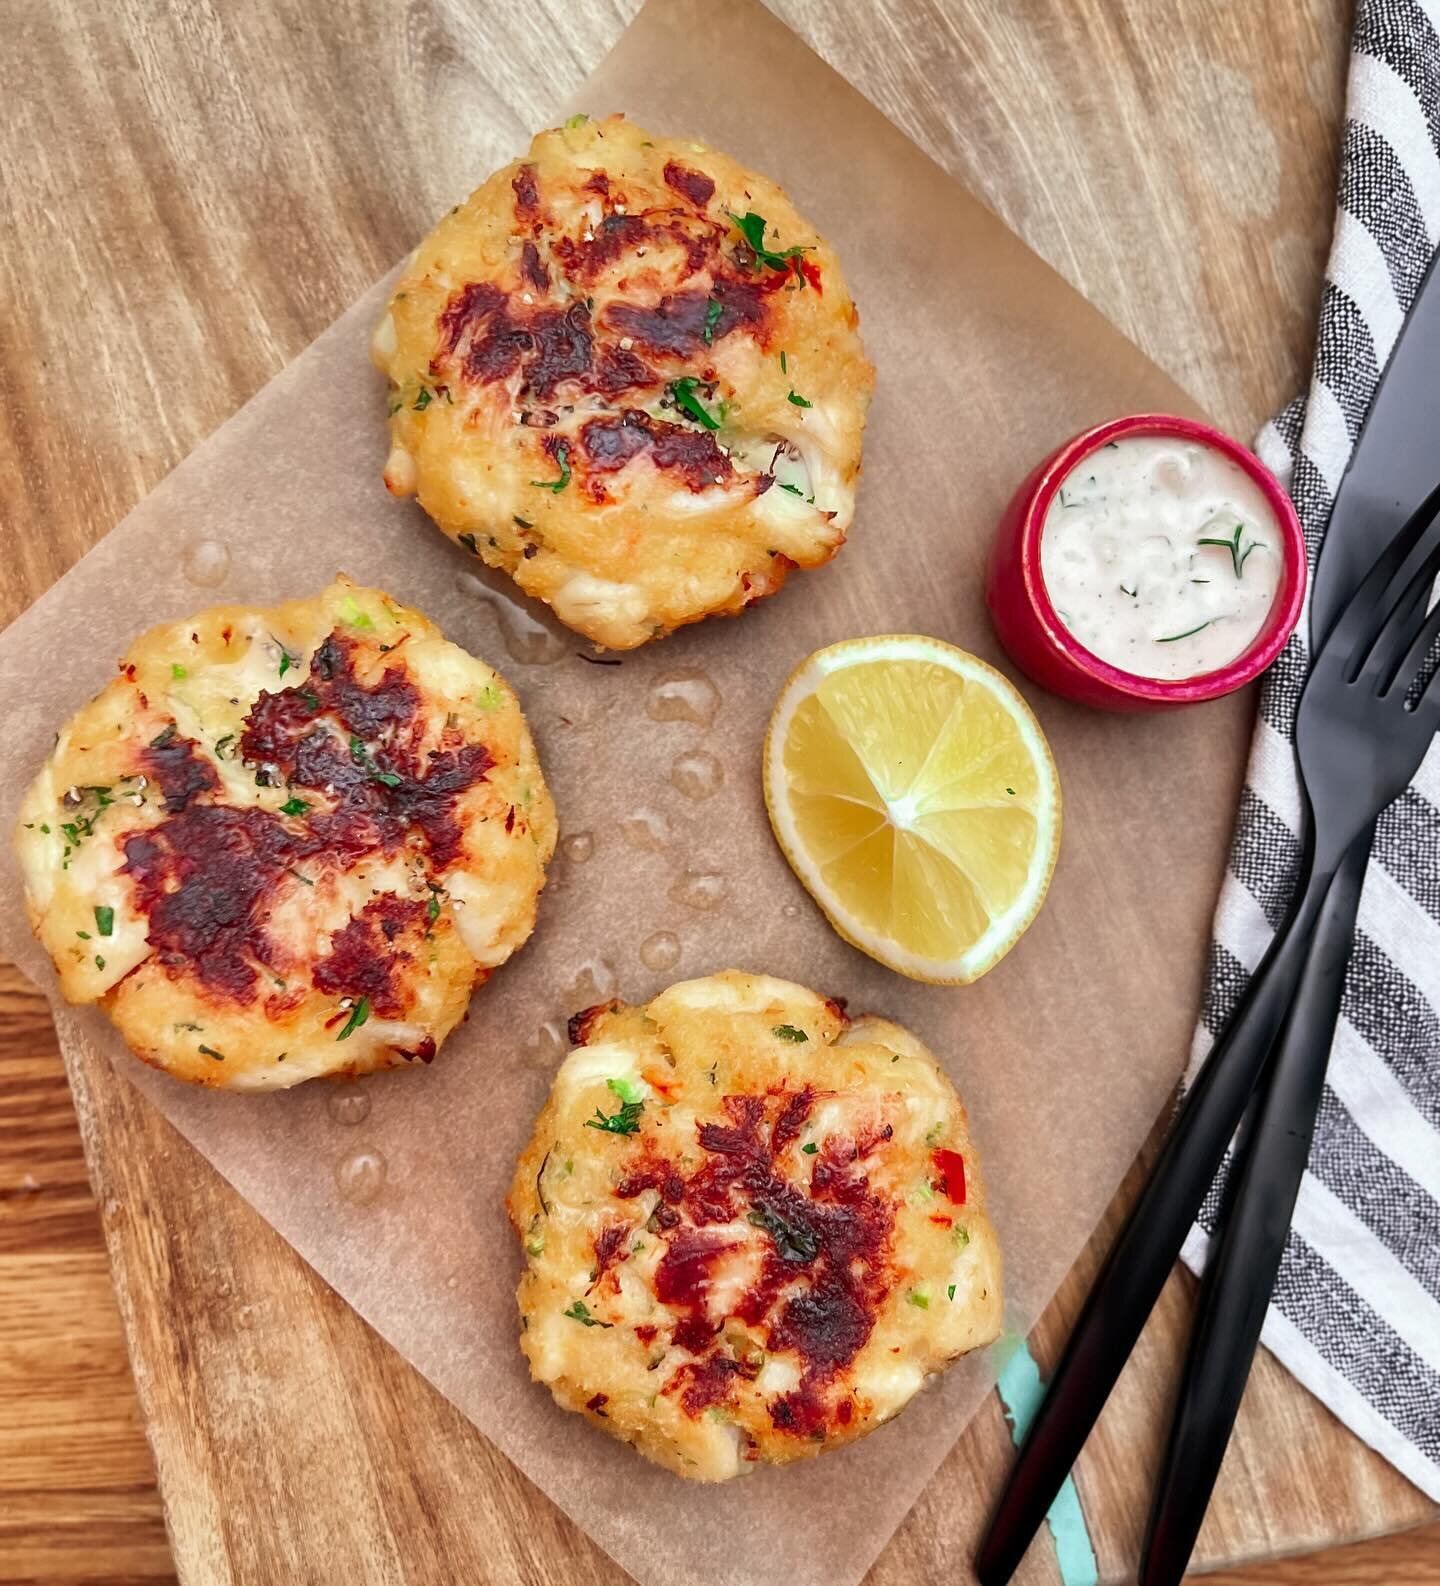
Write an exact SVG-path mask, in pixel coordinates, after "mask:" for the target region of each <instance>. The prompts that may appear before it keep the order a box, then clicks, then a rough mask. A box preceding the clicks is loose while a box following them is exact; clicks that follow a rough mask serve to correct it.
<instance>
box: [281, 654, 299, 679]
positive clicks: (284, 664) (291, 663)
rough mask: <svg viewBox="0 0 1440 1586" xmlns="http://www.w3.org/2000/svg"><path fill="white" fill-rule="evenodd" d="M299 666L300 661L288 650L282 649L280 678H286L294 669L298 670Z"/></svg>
mask: <svg viewBox="0 0 1440 1586" xmlns="http://www.w3.org/2000/svg"><path fill="white" fill-rule="evenodd" d="M299 666H300V663H299V661H297V660H296V659H295V657H294V656H293V655H291V653H290V652H289V651H288V650H287V649H285V648H283V647H282V648H281V651H280V676H281V677H284V676H285V674H286V673H287V672H288V671H290V669H291V668H292V667H293V668H295V669H297V670H298V669H299Z"/></svg>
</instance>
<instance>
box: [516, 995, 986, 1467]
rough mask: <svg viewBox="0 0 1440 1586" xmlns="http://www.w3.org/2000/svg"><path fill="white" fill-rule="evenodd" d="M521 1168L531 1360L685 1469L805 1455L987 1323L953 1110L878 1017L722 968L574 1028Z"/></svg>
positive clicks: (933, 1078)
mask: <svg viewBox="0 0 1440 1586" xmlns="http://www.w3.org/2000/svg"><path fill="white" fill-rule="evenodd" d="M571 1038H572V1041H574V1042H575V1043H576V1044H575V1046H574V1049H573V1050H572V1051H571V1053H570V1055H569V1056H568V1057H567V1058H566V1059H565V1061H564V1063H563V1064H562V1065H561V1067H560V1070H559V1072H558V1073H557V1075H556V1076H555V1083H554V1086H553V1088H552V1090H551V1093H550V1099H549V1101H548V1102H547V1103H546V1105H545V1108H544V1110H543V1111H542V1112H541V1114H540V1117H539V1119H538V1120H537V1122H536V1125H535V1133H534V1136H533V1137H532V1139H531V1142H530V1145H529V1147H528V1149H527V1150H526V1152H525V1154H524V1156H523V1157H522V1158H521V1160H520V1163H519V1166H518V1167H517V1169H516V1172H515V1181H514V1184H513V1186H512V1188H511V1191H510V1198H509V1202H508V1205H509V1211H510V1219H511V1221H512V1222H513V1223H514V1225H515V1228H516V1231H517V1232H518V1233H519V1235H520V1238H521V1242H522V1244H523V1245H524V1249H525V1270H524V1273H523V1275H522V1276H521V1279H520V1289H519V1302H520V1312H521V1327H522V1331H521V1338H520V1344H521V1348H522V1349H523V1350H524V1352H525V1355H526V1357H527V1358H528V1360H529V1362H530V1371H531V1374H532V1376H534V1377H535V1378H536V1380H537V1381H540V1382H543V1383H545V1384H546V1385H547V1386H548V1387H549V1388H550V1391H551V1392H552V1393H553V1394H554V1396H555V1398H556V1400H557V1402H558V1403H560V1404H561V1405H563V1406H564V1407H565V1408H566V1409H571V1410H578V1411H581V1412H582V1413H584V1414H585V1415H586V1416H588V1417H589V1419H591V1420H592V1421H594V1422H595V1424H596V1425H598V1426H602V1427H604V1428H605V1430H607V1431H608V1432H610V1433H612V1434H613V1435H614V1436H616V1437H619V1438H621V1439H623V1440H624V1441H625V1442H628V1443H633V1444H634V1445H635V1447H636V1448H637V1449H638V1450H639V1451H640V1452H641V1453H642V1454H644V1455H645V1456H646V1458H648V1459H652V1460H654V1461H655V1462H656V1463H657V1464H661V1465H664V1466H666V1467H667V1468H668V1469H670V1470H673V1471H676V1472H678V1473H679V1474H680V1475H682V1476H690V1477H693V1478H695V1479H697V1480H701V1481H722V1480H725V1479H726V1478H728V1477H730V1476H735V1475H738V1474H740V1473H742V1472H744V1471H747V1470H749V1469H751V1468H752V1467H753V1466H754V1465H755V1464H757V1463H770V1464H780V1463H784V1462H786V1461H789V1460H794V1459H805V1458H808V1457H809V1456H811V1455H813V1454H817V1453H820V1452H821V1451H822V1450H824V1449H826V1448H834V1447H837V1446H839V1445H840V1444H842V1443H848V1442H851V1441H853V1440H854V1439H855V1438H857V1437H862V1436H864V1434H865V1433H866V1432H869V1431H872V1430H873V1429H874V1428H875V1427H876V1426H878V1425H879V1424H880V1423H881V1422H883V1421H886V1420H888V1419H889V1418H890V1417H891V1416H893V1415H895V1414H896V1413H897V1412H898V1411H899V1410H901V1409H903V1408H904V1406H905V1405H906V1404H907V1403H908V1402H909V1400H910V1399H911V1398H912V1397H913V1396H914V1394H915V1393H916V1392H917V1390H918V1389H919V1388H920V1387H921V1385H922V1384H923V1383H924V1381H925V1379H926V1377H927V1376H929V1375H930V1374H931V1373H932V1372H936V1371H939V1370H941V1369H943V1368H944V1367H945V1366H946V1365H947V1364H948V1363H949V1362H950V1361H952V1360H954V1359H955V1358H956V1357H957V1356H959V1355H962V1354H964V1353H965V1352H966V1351H967V1350H970V1349H975V1348H977V1347H978V1346H980V1345H982V1344H987V1343H989V1342H990V1341H991V1340H992V1339H994V1338H995V1337H996V1336H997V1335H998V1334H999V1331H1000V1303H1001V1301H1000V1252H999V1247H998V1246H997V1244H996V1240H995V1232H994V1229H993V1228H992V1227H991V1225H990V1220H989V1218H988V1217H987V1216H986V1214H985V1191H984V1186H983V1183H982V1180H981V1177H980V1171H979V1166H978V1163H977V1161H976V1158H975V1150H974V1147H973V1145H972V1144H971V1140H970V1131H969V1127H968V1124H967V1122H966V1117H965V1109H964V1107H963V1106H962V1105H961V1103H960V1100H959V1098H958V1097H957V1096H956V1094H955V1091H954V1088H953V1087H952V1086H951V1084H950V1082H949V1080H948V1079H946V1077H945V1075H944V1074H943V1073H942V1072H941V1070H940V1068H939V1067H938V1066H937V1064H936V1062H935V1059H934V1058H933V1057H932V1056H931V1055H930V1053H929V1052H928V1051H927V1050H926V1048H925V1047H924V1046H922V1045H921V1043H920V1042H919V1041H918V1040H916V1039H915V1037H914V1036H913V1035H911V1034H909V1032H908V1031H905V1030H903V1029H901V1028H900V1027H899V1026H898V1025H894V1024H890V1023H888V1022H887V1021H885V1020H883V1019H877V1018H860V1019H856V1020H855V1021H853V1022H851V1021H849V1020H847V1018H846V1016H845V1014H844V1012H843V1010H842V1009H841V1007H840V1005H839V1004H838V1003H836V1002H833V1001H827V1000H826V999H825V998H824V997H821V996H818V995H817V994H816V993H815V992H813V991H807V990H806V989H805V988H804V987H803V986H797V985H794V984H792V983H791V982H789V981H784V980H772V979H770V978H769V977H767V976H764V975H746V974H740V973H737V972H735V971H730V972H727V973H725V974H720V975H712V976H710V977H708V978H707V979H704V980H691V981H685V982H682V983H681V984H679V985H675V986H671V987H670V989H669V990H668V991H665V992H663V993H662V994H661V995H660V996H658V997H656V998H655V999H654V1000H653V1001H652V1002H650V1003H648V1004H647V1005H646V1006H644V1007H625V1006H622V1005H620V1004H618V1003H611V1004H607V1005H606V1006H604V1007H601V1008H596V1009H591V1010H590V1012H589V1013H587V1014H582V1015H578V1016H577V1018H576V1019H575V1020H573V1021H572V1031H571Z"/></svg>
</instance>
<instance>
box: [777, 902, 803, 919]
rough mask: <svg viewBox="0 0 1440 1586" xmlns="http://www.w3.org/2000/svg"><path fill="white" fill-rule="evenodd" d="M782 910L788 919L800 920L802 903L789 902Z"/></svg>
mask: <svg viewBox="0 0 1440 1586" xmlns="http://www.w3.org/2000/svg"><path fill="white" fill-rule="evenodd" d="M780 912H781V913H782V914H783V915H784V916H785V918H786V919H787V920H798V919H799V918H800V905H799V904H798V903H787V904H786V905H785V907H784V908H783V909H781V910H780Z"/></svg>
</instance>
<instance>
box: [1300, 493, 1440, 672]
mask: <svg viewBox="0 0 1440 1586" xmlns="http://www.w3.org/2000/svg"><path fill="white" fill-rule="evenodd" d="M1437 513H1440V485H1437V486H1436V487H1435V489H1434V490H1432V491H1431V492H1430V494H1429V495H1428V496H1426V498H1425V499H1424V501H1422V502H1421V503H1420V505H1419V506H1418V507H1417V508H1416V509H1415V511H1414V512H1412V513H1411V514H1410V516H1409V517H1408V518H1407V519H1406V520H1405V523H1404V526H1403V527H1402V528H1401V529H1400V531H1399V533H1397V534H1396V536H1395V538H1394V539H1393V540H1391V541H1390V543H1389V544H1388V545H1387V546H1386V547H1385V549H1384V550H1383V551H1381V553H1380V555H1379V556H1378V557H1377V558H1376V559H1375V562H1374V565H1373V566H1372V567H1371V569H1370V571H1369V572H1368V573H1366V575H1365V577H1364V578H1363V579H1362V580H1361V582H1360V585H1359V587H1358V588H1357V589H1356V591H1355V593H1354V594H1353V595H1352V596H1351V597H1350V599H1349V601H1348V602H1347V603H1346V605H1345V607H1344V609H1343V610H1342V611H1341V613H1340V615H1339V616H1338V617H1337V618H1336V619H1335V624H1334V626H1333V627H1332V628H1331V629H1330V631H1329V633H1327V634H1326V635H1325V638H1324V639H1323V640H1322V641H1321V643H1320V646H1319V648H1318V649H1317V650H1316V652H1315V666H1316V667H1318V666H1319V665H1320V664H1321V663H1322V662H1329V663H1332V664H1333V663H1335V662H1337V661H1338V662H1339V664H1340V666H1341V668H1342V670H1343V671H1344V673H1345V676H1346V680H1347V681H1349V682H1353V681H1354V680H1355V678H1356V677H1357V676H1358V675H1359V673H1360V670H1361V668H1362V667H1363V666H1364V663H1365V657H1366V656H1367V655H1368V654H1369V652H1370V650H1371V648H1372V646H1373V645H1374V643H1375V641H1376V639H1377V638H1378V637H1379V634H1380V631H1381V629H1382V628H1383V626H1384V624H1385V621H1386V619H1387V618H1388V616H1389V615H1390V613H1391V611H1392V610H1393V609H1395V608H1396V607H1398V606H1399V605H1400V604H1401V603H1402V602H1401V600H1400V599H1399V598H1396V599H1387V595H1388V592H1389V589H1390V585H1391V584H1392V583H1393V582H1394V580H1395V577H1396V575H1397V574H1398V573H1399V572H1400V570H1401V569H1402V568H1403V567H1404V565H1405V563H1406V562H1407V561H1408V559H1409V557H1410V555H1411V553H1412V552H1413V551H1414V550H1415V548H1416V546H1417V545H1418V544H1419V543H1420V542H1421V541H1422V540H1423V539H1424V537H1425V535H1426V533H1427V532H1429V531H1430V530H1431V529H1432V528H1433V527H1434V521H1435V518H1436V515H1437Z"/></svg>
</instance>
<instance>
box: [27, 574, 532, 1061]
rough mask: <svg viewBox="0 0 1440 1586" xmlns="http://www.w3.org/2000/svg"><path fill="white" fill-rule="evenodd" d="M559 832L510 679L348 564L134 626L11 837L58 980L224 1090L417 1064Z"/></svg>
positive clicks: (67, 729) (62, 740)
mask: <svg viewBox="0 0 1440 1586" xmlns="http://www.w3.org/2000/svg"><path fill="white" fill-rule="evenodd" d="M554 844H555V816H554V811H553V808H552V806H551V803H550V797H549V794H548V792H547V791H546V787H545V782H544V778H543V777H542V775H541V772H540V766H539V763H538V761H537V759H536V756H535V750H534V746H533V745H532V743H531V741H530V735H529V732H528V731H527V729H526V726H525V721H524V718H523V717H522V716H521V713H520V707H519V705H518V704H517V702H516V700H515V697H514V695H513V694H512V693H511V692H510V690H509V689H508V688H507V687H506V685H505V683H504V681H503V680H502V679H501V678H500V677H499V675H498V674H497V673H496V672H494V671H493V670H492V669H491V668H490V667H489V666H487V665H486V664H485V663H484V662H483V661H480V660H477V659H476V658H475V657H474V656H472V655H469V654H467V653H466V652H465V651H463V650H461V649H460V648H459V647H458V646H456V645H453V644H450V643H448V642H447V641H446V640H445V638H444V636H443V635H442V634H441V633H440V631H439V629H437V628H436V627H435V626H434V624H432V623H431V622H429V621H428V620H427V619H426V618H425V617H423V616H422V615H421V614H420V613H419V612H417V611H413V610H410V609H408V608H406V607H404V606H401V605H400V604H399V603H398V602H396V601H394V600H392V599H391V598H390V597H389V596H388V595H386V594H384V593H382V592H381V591H380V590H376V589H362V588H357V587H356V586H354V585H353V584H351V583H349V581H348V580H344V579H342V580H340V581H339V582H337V583H335V584H333V585H332V586H331V587H330V588H328V589H326V590H325V591H323V592H322V593H321V594H319V595H317V596H316V597H314V598H313V599H310V600H297V601H292V602H290V603H289V604H287V605H282V606H276V607H271V608H266V609H256V608H253V607H243V606H225V607H219V608H216V609H214V610H211V611H205V612H201V613H199V614H198V615H196V616H195V617H192V618H190V619H189V620H187V621H184V622H176V623H168V624H166V625H164V626H162V627H157V628H152V629H151V630H150V631H149V632H148V633H146V634H144V635H142V636H141V637H140V638H139V639H137V640H136V641H135V643H134V644H133V645H132V646H131V648H130V651H129V653H128V654H127V655H126V657H125V659H124V660H123V661H121V663H120V671H119V675H118V676H117V677H115V678H114V679H112V681H111V682H110V683H109V684H107V685H106V687H105V688H104V689H102V690H101V692H100V693H99V694H98V695H97V696H96V697H95V698H94V699H93V700H91V701H90V703H89V704H88V705H86V706H84V707H83V708H82V709H81V710H80V711H78V712H77V713H76V714H75V715H74V716H73V717H72V718H71V719H70V720H69V721H68V722H67V723H66V724H65V725H64V727H62V728H61V730H60V733H59V735H58V737H57V739H56V744H55V748H54V750H53V751H52V752H51V754H50V756H49V757H48V759H47V760H46V762H45V764H44V766H43V767H42V768H41V770H40V772H39V774H38V775H37V776H36V778H35V780H34V782H33V783H32V784H31V786H30V788H29V790H28V792H27V793H26V796H25V799H24V802H23V805H22V809H21V814H20V821H19V825H18V827H17V830H16V840H15V845H16V851H17V854H18V856H19V860H20V865H21V869H22V871H23V873H24V878H25V898H26V907H27V909H28V911H29V915H30V920H31V923H32V925H33V927H34V929H35V933H36V935H37V936H38V937H39V939H40V941H41V942H42V943H43V944H44V946H45V947H46V948H47V949H48V951H49V953H50V956H51V958H52V959H53V960H54V963H55V967H56V970H57V972H58V974H59V976H60V988H61V990H62V992H63V993H64V995H65V996H66V998H67V999H68V1000H69V1001H71V1002H77V1003H98V1004H99V1006H100V1007H101V1008H102V1009H103V1010H104V1011H105V1012H106V1013H107V1014H108V1015H109V1016H110V1018H111V1019H112V1020H113V1021H114V1022H115V1024H116V1025H117V1026H118V1028H119V1029H120V1031H121V1033H122V1035H123V1036H124V1037H125V1040H126V1041H127V1042H128V1044H129V1045H130V1047H131V1049H132V1050H133V1051H134V1052H135V1053H136V1055H137V1056H139V1057H141V1058H143V1059H144V1060H145V1061H146V1062H147V1063H151V1064H153V1065H155V1066H156V1067H157V1068H162V1069H164V1070H166V1071H167V1072H168V1073H171V1074H173V1075H175V1076H176V1077H177V1078H179V1079H184V1080H189V1081H192V1082H194V1083H197V1084H202V1085H209V1086H215V1087H229V1088H239V1089H270V1088H277V1087H284V1086H289V1085H293V1084H297V1083H299V1082H300V1081H301V1080H304V1079H309V1078H313V1077H315V1076H316V1075H322V1074H332V1075H333V1074H360V1073H365V1072H368V1071H370V1070H372V1069H379V1068H391V1067H396V1066H402V1065H405V1064H412V1063H426V1062H429V1061H431V1059H433V1058H434V1056H435V1054H436V1052H437V1050H438V1049H439V1047H440V1045H441V1043H442V1042H443V1041H444V1039H445V1037H446V1035H447V1034H448V1033H449V1032H450V1030H451V1029H452V1028H453V1027H454V1025H455V1024H456V1023H457V1022H458V1020H459V1019H460V1018H461V1017H462V1016H463V1014H464V1012H465V1009H466V1006H467V1005H468V1002H469V998H470V993H471V991H472V989H473V988H474V987H475V986H476V985H478V984H480V983H481V982H483V981H484V980H486V979H487V978H488V977H489V975H490V973H491V971H492V970H493V969H494V968H495V967H496V966H497V965H499V964H501V963H503V962H504V961H505V959H506V958H508V957H509V955H510V954H511V953H512V952H513V951H514V950H515V948H517V947H518V946H519V945H520V944H521V943H522V942H524V940H525V938H526V937H527V936H528V935H529V933H530V930H531V928H532V926H533V924H534V920H535V908H536V901H537V898H538V896H539V893H540V889H541V887H542V886H543V885H544V880H545V865H546V862H547V861H548V859H549V857H550V854H551V852H552V850H553V848H554Z"/></svg>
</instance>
